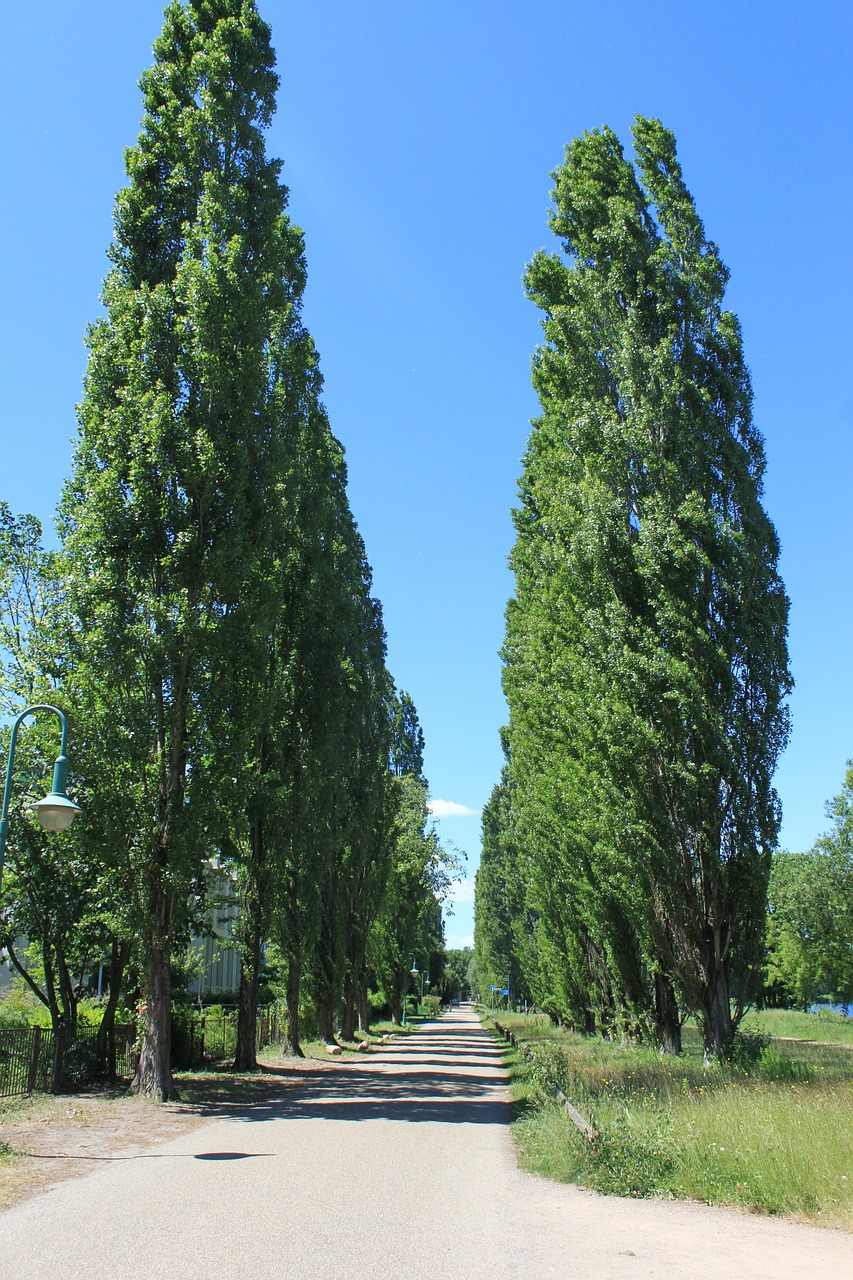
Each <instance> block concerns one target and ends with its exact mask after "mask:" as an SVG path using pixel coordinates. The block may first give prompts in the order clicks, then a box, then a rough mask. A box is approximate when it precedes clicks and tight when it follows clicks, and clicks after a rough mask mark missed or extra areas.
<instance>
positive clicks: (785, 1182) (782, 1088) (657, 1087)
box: [486, 1014, 853, 1231]
mask: <svg viewBox="0 0 853 1280" xmlns="http://www.w3.org/2000/svg"><path fill="white" fill-rule="evenodd" d="M804 1016H807V1015H804ZM498 1017H499V1020H500V1021H501V1022H502V1023H503V1025H504V1026H508V1027H510V1028H511V1029H512V1031H513V1032H514V1034H515V1035H516V1037H517V1038H518V1040H519V1043H520V1044H521V1045H522V1046H524V1047H525V1048H526V1049H527V1050H528V1052H527V1053H526V1054H525V1053H522V1052H512V1053H511V1054H510V1055H509V1057H508V1063H509V1067H510V1073H511V1077H512V1089H513V1096H514V1098H515V1099H516V1111H517V1115H516V1120H515V1123H514V1129H515V1137H516V1142H517V1146H518V1150H519V1155H520V1159H521V1162H522V1164H523V1165H524V1166H525V1167H527V1168H529V1169H532V1170H534V1171H535V1172H537V1173H540V1174H543V1175H544V1176H545V1177H549V1178H553V1179H556V1180H557V1181H562V1182H577V1183H580V1184H581V1185H584V1186H587V1187H590V1188H591V1189H594V1190H598V1191H602V1192H605V1193H607V1194H611V1195H626V1196H671V1197H676V1198H679V1199H682V1198H689V1199H696V1200H701V1201H704V1202H705V1203H708V1204H728V1205H737V1206H740V1207H742V1208H745V1209H748V1210H752V1211H755V1212H764V1213H778V1214H788V1215H792V1216H795V1217H799V1218H803V1219H806V1220H808V1221H810V1222H813V1223H818V1224H823V1225H826V1226H838V1227H842V1228H844V1229H846V1230H848V1231H851V1230H853V1192H852V1191H851V1183H853V1050H852V1049H850V1048H847V1047H845V1042H844V1041H841V1042H839V1043H837V1044H816V1043H814V1042H811V1043H809V1042H807V1041H806V1040H787V1039H785V1040H783V1039H780V1038H775V1039H774V1038H772V1037H770V1036H768V1035H767V1034H766V1033H765V1034H763V1035H761V1036H759V1035H756V1034H753V1035H752V1036H746V1037H744V1038H743V1041H742V1044H741V1047H740V1050H739V1053H738V1054H737V1055H736V1057H735V1060H734V1061H733V1062H730V1063H727V1064H725V1065H722V1066H720V1065H713V1066H710V1067H705V1066H704V1065H703V1062H702V1053H701V1044H700V1042H699V1036H698V1033H697V1032H696V1031H695V1029H691V1028H689V1027H688V1028H685V1032H686V1034H685V1053H684V1054H683V1056H682V1057H680V1058H673V1059H668V1058H663V1059H662V1058H659V1057H658V1055H657V1053H656V1052H655V1051H654V1050H651V1049H648V1048H642V1047H637V1046H629V1047H626V1048H621V1047H619V1046H618V1045H616V1044H612V1043H607V1042H604V1041H600V1040H587V1039H585V1038H584V1037H580V1036H575V1035H572V1034H571V1033H569V1032H566V1031H562V1030H561V1029H558V1028H555V1027H553V1026H551V1024H550V1023H549V1022H548V1020H547V1019H545V1018H524V1017H522V1016H521V1015H514V1014H499V1015H498ZM486 1025H487V1026H488V1025H490V1023H489V1021H488V1020H487V1021H486ZM790 1031H791V1028H790V1026H786V1027H785V1028H784V1030H783V1032H782V1034H783V1035H786V1036H787V1035H789V1034H790ZM826 1038H827V1039H829V1037H828V1036H827V1037H826ZM553 1086H557V1087H559V1088H560V1089H561V1090H562V1091H563V1093H564V1094H565V1095H566V1096H567V1097H568V1098H569V1099H570V1100H571V1102H572V1103H573V1104H574V1105H575V1107H577V1109H578V1110H579V1111H580V1112H581V1114H582V1115H583V1116H584V1117H585V1118H586V1119H587V1120H588V1121H589V1123H590V1124H591V1125H592V1126H593V1128H594V1129H595V1130H596V1131H597V1137H596V1138H594V1139H593V1140H592V1141H589V1140H587V1139H585V1138H584V1137H583V1136H582V1135H581V1133H580V1132H579V1131H578V1129H577V1128H576V1127H575V1125H574V1124H573V1123H572V1122H571V1120H570V1119H569V1118H568V1116H567V1114H566V1112H565V1110H564V1109H563V1108H562V1107H561V1106H560V1105H559V1104H558V1103H557V1102H555V1101H554V1100H553V1098H552V1093H551V1091H552V1089H553Z"/></svg>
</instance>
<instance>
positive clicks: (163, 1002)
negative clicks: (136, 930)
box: [131, 890, 179, 1102]
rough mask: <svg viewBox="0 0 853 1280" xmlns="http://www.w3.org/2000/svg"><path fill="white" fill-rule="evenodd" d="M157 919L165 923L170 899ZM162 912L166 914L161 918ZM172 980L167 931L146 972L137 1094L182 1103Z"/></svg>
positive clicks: (153, 944) (153, 943)
mask: <svg viewBox="0 0 853 1280" xmlns="http://www.w3.org/2000/svg"><path fill="white" fill-rule="evenodd" d="M160 897H161V900H160V901H159V902H158V903H157V906H158V907H159V908H160V910H158V912H157V918H158V919H159V920H163V921H165V920H166V919H167V918H168V912H167V910H166V907H167V901H166V895H165V893H163V892H162V890H161V894H160ZM161 912H162V914H161ZM171 1059H172V979H171V974H170V972H169V938H168V935H167V933H166V931H165V929H163V930H160V931H158V933H157V935H156V936H155V937H154V938H151V939H149V945H148V963H147V965H146V970H145V1001H144V1004H143V1009H142V1048H141V1050H140V1053H139V1065H138V1066H137V1068H136V1075H135V1076H134V1078H133V1084H132V1085H131V1090H132V1091H133V1093H141V1094H144V1095H145V1096H146V1097H148V1098H156V1099H158V1101H160V1102H173V1101H177V1100H178V1097H179V1095H178V1090H177V1089H176V1087H175V1082H174V1080H173V1079H172V1060H171Z"/></svg>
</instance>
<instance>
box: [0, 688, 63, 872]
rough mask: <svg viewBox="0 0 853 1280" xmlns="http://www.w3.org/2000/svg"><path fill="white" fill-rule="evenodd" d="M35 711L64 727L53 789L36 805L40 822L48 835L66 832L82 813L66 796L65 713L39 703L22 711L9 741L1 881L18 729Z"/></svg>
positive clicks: (1, 819) (0, 848)
mask: <svg viewBox="0 0 853 1280" xmlns="http://www.w3.org/2000/svg"><path fill="white" fill-rule="evenodd" d="M36 711H50V712H51V713H52V714H53V715H55V716H59V723H60V725H61V726H62V740H61V742H60V746H59V755H58V756H57V757H56V763H55V764H54V766H53V788H52V790H51V791H49V792H48V794H47V795H46V796H45V797H44V799H43V800H39V801H38V802H37V803H36V804H34V805H33V808H34V809H35V811H36V816H37V817H38V820H39V822H40V823H41V825H42V826H43V827H44V829H45V831H64V830H65V828H66V827H68V826H70V825H71V823H72V822H73V821H74V819H75V818H76V817H77V814H78V813H81V812H82V810H81V809H79V808H78V806H77V805H76V804H75V803H74V801H73V800H69V799H68V796H67V795H66V794H65V788H66V786H67V785H68V757H67V756H66V754H65V748H66V746H67V745H68V721H67V719H66V718H65V714H64V712H62V711H60V710H59V708H58V707H52V706H51V705H50V704H49V703H47V702H39V703H36V705H35V706H33V707H27V709H26V711H22V712H21V714H20V715H19V716H18V717H17V719H16V720H15V722H14V724H13V725H12V737H11V738H10V740H9V761H8V763H7V765H6V789H5V791H4V792H3V814H2V817H0V879H2V876H3V857H4V854H5V852H6V833H7V831H8V830H9V801H10V799H11V796H12V772H13V770H14V768H15V745H16V743H17V740H18V728H19V727H20V724H21V721H22V720H25V719H26V717H27V716H31V715H34V714H35V712H36Z"/></svg>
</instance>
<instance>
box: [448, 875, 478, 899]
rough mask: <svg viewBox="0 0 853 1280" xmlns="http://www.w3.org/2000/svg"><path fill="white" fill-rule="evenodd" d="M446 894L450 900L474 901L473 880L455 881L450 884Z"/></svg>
mask: <svg viewBox="0 0 853 1280" xmlns="http://www.w3.org/2000/svg"><path fill="white" fill-rule="evenodd" d="M447 896H448V898H449V900H450V901H451V902H473V901H474V881H473V880H457V881H455V882H454V883H453V884H452V885H451V886H450V890H449V892H448V895H447Z"/></svg>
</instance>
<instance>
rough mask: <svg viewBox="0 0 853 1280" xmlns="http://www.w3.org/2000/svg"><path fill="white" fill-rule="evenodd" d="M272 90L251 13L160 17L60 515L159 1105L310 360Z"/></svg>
mask: <svg viewBox="0 0 853 1280" xmlns="http://www.w3.org/2000/svg"><path fill="white" fill-rule="evenodd" d="M277 83H278V81H277V77H276V75H275V72H274V59H273V54H272V50H271V47H270V43H269V30H268V28H267V27H266V25H265V24H264V23H263V22H262V21H261V20H260V18H259V16H258V14H257V11H256V9H255V6H254V4H253V3H248V2H242V0H188V2H187V3H186V4H178V3H174V4H171V5H170V6H169V8H168V9H167V10H166V14H165V23H164V28H163V33H162V35H161V36H160V38H159V39H158V41H157V42H156V44H155V48H154V65H153V67H152V68H151V70H150V71H148V72H146V73H145V75H144V76H143V77H142V81H141V87H142V92H143V99H144V106H145V114H144V118H143V122H142V129H141V132H140V136H139V140H138V142H137V145H136V146H135V147H134V148H132V149H130V150H129V151H128V152H127V156H126V164H127V171H128V178H129V182H128V186H127V187H126V188H125V189H124V190H123V191H122V192H120V193H119V196H118V197H117V201H116V213H115V242H114V245H113V247H112V249H111V251H110V256H111V258H112V268H111V270H110V272H109V275H108V276H107V279H106V282H105V285H104V294H103V301H104V308H105V314H104V317H103V318H102V319H101V320H99V321H97V322H96V323H95V324H94V325H92V327H91V329H90V331H89V347H90V359H89V368H88V373H87V377H86V385H85V396H84V399H83V402H82V404H81V406H80V410H79V419H80V435H79V440H78V444H77V449H76V453H75V460H74V470H73V475H72V477H71V480H70V481H69V483H68V485H67V487H66V491H65V496H64V499H63V504H62V509H61V516H62V526H61V528H62V535H63V539H64V550H65V554H66V556H67V560H68V565H69V593H70V597H71V601H72V605H73V610H74V613H75V615H76V618H77V622H78V634H79V637H80V643H79V650H78V652H77V653H76V654H75V664H76V666H77V668H78V670H80V671H81V672H83V673H84V676H83V677H82V680H83V683H85V684H86V686H87V687H88V688H90V689H93V690H96V691H97V692H96V695H95V696H94V698H93V705H92V706H90V710H91V711H93V712H96V714H97V719H98V725H99V727H100V726H104V727H105V732H111V733H112V734H113V736H114V737H115V736H116V735H118V736H119V737H121V739H122V741H121V742H120V743H118V742H117V743H116V747H117V748H118V747H119V746H120V748H121V754H122V759H123V760H124V761H125V762H126V767H127V769H128V770H129V771H130V773H131V774H132V776H133V778H134V779H136V780H137V783H136V785H135V787H134V789H133V801H132V803H133V807H134V810H135V813H134V817H135V820H136V828H137V830H138V832H139V837H138V839H137V841H136V844H135V847H134V849H133V850H132V851H131V854H130V856H131V858H132V859H133V868H134V877H135V880H136V883H137V884H138V885H139V886H141V891H140V893H139V899H140V911H141V921H140V932H141V936H142V939H143V943H144V948H145V955H146V996H145V1000H146V1004H145V1014H144V1037H143V1044H142V1053H141V1058H140V1066H139V1071H138V1075H137V1081H136V1086H137V1087H138V1088H140V1089H142V1090H144V1091H145V1092H146V1093H150V1094H152V1095H158V1096H161V1097H167V1096H169V1095H171V1094H172V1093H173V1084H172V1080H171V1074H170V1067H169V1020H170V990H169V960H170V953H171V944H172V937H173V934H174V930H175V928H176V927H177V926H178V925H179V924H180V921H181V917H182V915H184V914H185V904H186V903H187V901H188V900H189V897H190V892H191V888H192V884H193V882H194V880H195V878H196V877H197V875H198V870H199V866H200V862H201V859H202V855H203V853H205V852H210V851H211V848H212V846H214V844H215V843H216V842H220V841H222V839H223V838H225V837H227V836H229V835H230V836H232V838H233V839H234V843H235V844H236V843H239V841H240V840H242V839H244V833H243V830H242V829H241V830H240V832H239V833H235V832H234V831H233V824H234V823H235V822H237V821H239V822H240V823H241V826H242V824H244V823H245V816H244V815H245V810H244V809H241V810H240V817H239V818H237V817H236V816H235V815H234V812H233V810H232V809H231V807H230V806H229V805H228V803H227V802H228V800H229V798H231V796H232V795H233V792H232V791H229V789H227V788H225V790H223V786H224V781H225V780H226V779H240V780H242V777H243V774H244V769H245V758H246V754H247V743H249V742H251V743H253V745H254V746H255V749H256V750H259V749H260V740H261V737H262V734H263V728H264V717H265V716H266V714H267V712H268V708H267V706H266V705H264V704H263V703H262V702H261V703H255V702H252V701H251V699H252V698H253V697H254V695H255V694H256V693H257V690H258V675H259V674H260V664H259V662H258V655H259V653H260V651H261V649H262V644H263V641H262V640H259V639H258V637H269V636H270V634H271V633H272V631H273V630H274V624H275V619H274V617H272V616H270V612H269V611H267V612H265V611H264V610H263V609H262V608H261V603H260V599H261V594H262V593H261V589H260V588H261V587H262V585H263V583H262V582H261V583H259V582H258V576H257V575H258V570H259V566H264V567H265V557H266V553H267V552H268V551H269V550H270V548H271V546H272V545H273V544H274V543H275V541H276V540H277V539H278V537H279V536H280V534H281V531H282V519H281V518H280V516H279V505H280V502H281V495H280V491H279V485H280V484H281V483H284V481H285V480H286V477H287V474H288V467H289V466H290V465H292V444H291V442H290V440H289V439H288V438H287V429H288V424H287V421H286V419H287V413H288V409H289V408H290V407H291V403H292V401H293V400H294V399H295V400H296V401H297V402H298V404H299V405H300V408H302V406H304V402H305V393H304V389H303V387H304V380H305V376H306V375H305V369H306V364H307V365H310V363H311V358H310V353H309V355H308V356H307V357H306V351H305V343H304V341H302V340H301V339H302V334H301V330H300V328H299V325H298V299H299V295H300V292H301V288H302V283H303V278H304V264H303V262H302V246H301V238H300V236H299V234H298V233H297V232H296V231H295V230H294V229H293V228H292V226H291V225H290V223H289V221H288V219H287V216H286V214H285V202H286V193H285V191H284V189H283V188H282V186H281V184H280V182H279V170H280V165H279V163H278V162H277V161H270V160H268V159H267V158H266V156H265V153H264V141H263V130H264V128H265V127H266V126H267V125H268V124H269V121H270V118H271V116H272V112H273V110H274V94H275V90H276V87H277ZM294 366H296V368H294ZM294 383H295V384H296V389H295V390H294ZM303 411H304V409H303ZM233 664H236V666H237V667H238V668H239V669H240V671H241V672H242V673H243V674H244V675H245V679H246V681H247V682H248V685H249V689H248V690H246V689H243V690H241V692H242V693H244V694H246V693H248V695H249V701H248V702H246V701H244V702H242V703H241V711H242V712H243V713H244V714H242V715H241V716H240V718H239V727H238V728H237V729H234V727H233V726H234V714H233V713H234V708H235V702H234V701H233V693H234V684H233V682H231V681H229V682H228V683H227V684H226V686H225V688H226V692H227V693H228V694H229V695H230V696H222V693H223V682H222V679H221V673H222V672H223V671H228V670H229V669H231V668H232V665H233ZM252 664H254V665H252ZM250 668H251V670H250ZM247 708H251V709H252V710H251V711H247ZM255 709H256V710H257V714H256V715H255V714H253V712H254V710H255ZM108 725H112V726H115V728H113V729H112V730H107V729H106V726H108Z"/></svg>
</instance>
